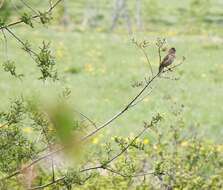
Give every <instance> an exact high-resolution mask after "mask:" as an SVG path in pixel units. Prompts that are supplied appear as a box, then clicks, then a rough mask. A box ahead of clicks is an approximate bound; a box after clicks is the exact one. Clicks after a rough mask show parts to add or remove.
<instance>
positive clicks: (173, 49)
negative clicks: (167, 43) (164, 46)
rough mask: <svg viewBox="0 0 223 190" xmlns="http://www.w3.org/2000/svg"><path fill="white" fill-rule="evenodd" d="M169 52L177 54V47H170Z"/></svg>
mask: <svg viewBox="0 0 223 190" xmlns="http://www.w3.org/2000/svg"><path fill="white" fill-rule="evenodd" d="M168 53H169V54H175V53H176V49H175V48H174V47H172V48H170V49H169V51H168Z"/></svg>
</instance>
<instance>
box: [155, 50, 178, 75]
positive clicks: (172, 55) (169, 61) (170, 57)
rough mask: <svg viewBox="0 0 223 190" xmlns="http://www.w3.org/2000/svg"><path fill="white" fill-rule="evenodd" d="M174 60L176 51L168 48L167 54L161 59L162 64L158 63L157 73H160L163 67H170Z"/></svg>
mask: <svg viewBox="0 0 223 190" xmlns="http://www.w3.org/2000/svg"><path fill="white" fill-rule="evenodd" d="M175 58H176V49H175V48H170V49H169V51H168V54H167V55H166V56H165V57H164V58H163V60H162V62H161V63H160V66H159V73H161V72H162V71H163V69H164V68H165V67H168V66H169V65H171V64H172V63H173V61H174V59H175Z"/></svg>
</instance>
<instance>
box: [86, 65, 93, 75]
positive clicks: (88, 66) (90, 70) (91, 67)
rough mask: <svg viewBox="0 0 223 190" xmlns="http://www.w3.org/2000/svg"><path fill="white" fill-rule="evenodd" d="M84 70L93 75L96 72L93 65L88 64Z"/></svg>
mask: <svg viewBox="0 0 223 190" xmlns="http://www.w3.org/2000/svg"><path fill="white" fill-rule="evenodd" d="M84 69H85V71H86V72H89V73H92V72H93V71H94V67H93V66H92V64H86V65H85V66H84Z"/></svg>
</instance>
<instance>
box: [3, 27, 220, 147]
mask: <svg viewBox="0 0 223 190" xmlns="http://www.w3.org/2000/svg"><path fill="white" fill-rule="evenodd" d="M154 25H155V26H156V27H155V28H153V30H149V31H148V32H134V33H133V34H132V35H128V34H127V33H126V32H124V31H123V29H122V28H121V29H118V30H117V31H116V32H114V33H107V32H106V31H104V30H103V29H100V28H98V29H95V30H83V31H69V30H68V31H67V30H63V29H61V28H58V27H49V28H40V29H29V28H25V27H20V28H17V29H16V30H14V31H15V32H16V33H17V34H18V35H20V36H21V37H22V38H27V39H28V40H30V42H31V43H32V44H33V47H34V48H36V49H37V48H38V46H39V45H40V44H41V42H42V40H46V41H51V47H52V51H53V54H54V55H55V57H56V61H57V68H58V73H59V77H60V78H61V81H58V82H55V83H53V82H51V81H46V82H45V83H43V82H42V81H39V80H37V78H38V76H39V71H38V69H37V68H36V67H35V66H33V65H35V63H34V62H33V60H32V59H31V58H30V57H29V56H28V55H26V54H25V53H24V52H23V50H21V49H19V48H18V44H17V42H15V41H14V39H12V40H8V53H7V56H8V57H9V58H10V59H12V60H14V61H15V62H16V65H17V72H18V73H23V74H25V76H24V78H23V79H22V81H20V80H18V79H15V78H13V77H11V76H10V75H9V74H8V73H6V72H4V71H3V69H1V71H0V81H1V83H0V92H1V93H0V98H1V109H4V108H5V107H7V106H8V105H9V98H10V99H13V97H16V96H20V95H21V94H22V95H23V96H34V94H36V95H35V96H44V97H45V96H46V97H56V96H58V95H59V94H61V93H62V91H63V89H65V88H66V87H68V88H70V89H71V91H72V93H71V97H70V102H71V104H72V106H73V107H74V108H76V109H79V110H80V111H81V112H83V113H85V114H86V115H88V116H89V117H90V118H91V119H92V120H94V121H95V122H96V123H97V124H101V123H103V122H104V121H106V120H107V119H108V118H110V117H112V116H113V115H114V114H115V113H117V112H118V111H119V110H120V109H121V108H123V106H124V105H126V104H127V103H128V101H129V100H130V99H131V98H132V97H133V96H134V95H135V94H137V92H138V91H139V90H140V87H139V88H133V87H132V84H133V83H134V82H135V81H141V80H143V79H144V77H148V76H149V74H150V73H149V67H148V65H147V62H146V59H145V57H144V56H143V55H142V53H141V52H140V51H139V49H137V48H136V47H135V46H134V44H133V43H132V42H131V38H132V37H134V38H136V39H137V40H139V41H140V40H144V39H146V40H149V41H151V43H154V42H155V40H156V38H157V37H165V38H166V39H167V41H168V44H169V45H170V46H174V47H176V49H177V58H178V61H179V60H180V59H181V57H182V56H185V57H186V62H185V64H183V65H182V66H181V67H179V68H178V69H177V71H176V72H175V73H170V74H168V75H167V76H169V77H179V78H180V80H177V81H173V80H164V79H160V80H158V81H156V82H155V83H154V84H153V87H154V89H153V92H152V94H151V95H150V96H149V97H148V98H146V99H145V100H144V102H142V104H139V105H138V106H137V107H135V109H132V110H130V111H129V112H127V113H126V114H125V115H123V116H122V117H121V118H119V119H118V120H117V121H115V122H114V123H113V124H112V127H110V129H109V130H105V131H104V132H106V134H112V135H115V134H124V135H127V134H129V133H131V132H134V131H135V130H137V129H138V128H139V127H141V126H142V125H143V121H149V120H150V118H151V117H152V116H153V115H154V114H155V113H157V112H159V113H161V114H163V116H164V117H165V121H164V124H163V125H164V126H165V125H170V124H171V118H170V112H171V111H172V110H173V105H176V107H179V106H180V105H182V104H183V105H184V112H183V117H184V120H185V122H186V123H187V127H188V130H194V129H195V130H197V132H198V133H199V134H200V135H201V136H202V135H204V137H205V138H210V140H214V141H218V142H221V143H222V142H223V141H222V138H221V136H222V135H223V130H222V125H223V117H222V113H223V106H222V105H223V96H222V95H223V64H222V55H223V48H222V47H223V37H222V34H221V31H222V25H215V26H213V27H212V28H209V27H206V29H205V28H203V29H201V28H199V27H196V26H191V28H192V29H191V30H192V31H190V28H188V27H185V26H182V25H179V26H176V27H172V25H168V26H166V25H165V24H154V23H153V24H152V25H151V26H154ZM188 31H190V32H188ZM147 52H148V54H149V56H150V57H151V60H152V66H153V68H154V71H157V69H158V56H157V53H156V52H155V51H154V49H152V48H148V50H147ZM5 59H6V53H5V51H4V48H3V49H2V51H1V52H0V61H1V62H2V61H3V60H5Z"/></svg>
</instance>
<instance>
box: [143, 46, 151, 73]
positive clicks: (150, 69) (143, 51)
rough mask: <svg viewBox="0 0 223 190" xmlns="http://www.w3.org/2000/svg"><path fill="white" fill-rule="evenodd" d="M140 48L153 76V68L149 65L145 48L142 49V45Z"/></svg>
mask: <svg viewBox="0 0 223 190" xmlns="http://www.w3.org/2000/svg"><path fill="white" fill-rule="evenodd" d="M140 49H141V50H142V52H143V54H144V56H145V57H146V60H147V62H148V64H149V67H150V71H151V74H152V76H153V68H152V65H151V63H150V61H149V57H148V55H147V54H146V52H145V50H144V49H143V48H142V47H140Z"/></svg>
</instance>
